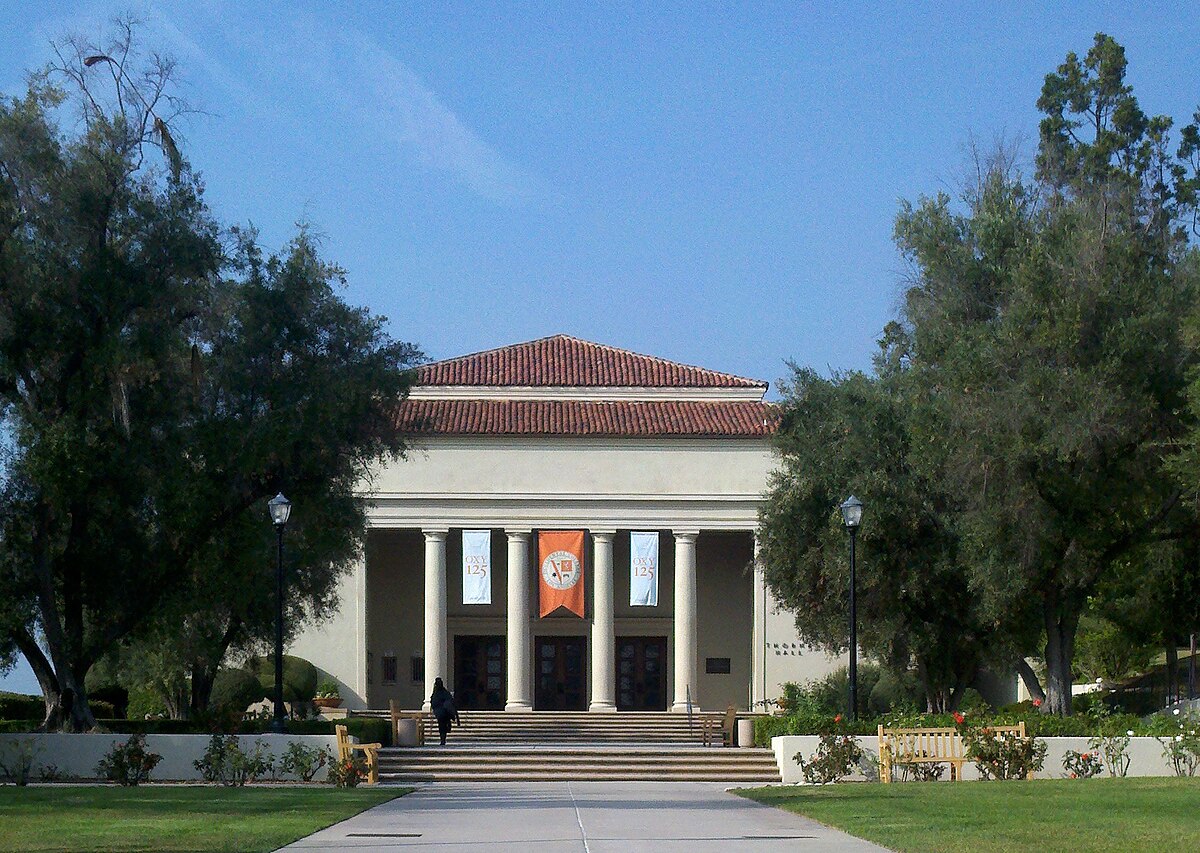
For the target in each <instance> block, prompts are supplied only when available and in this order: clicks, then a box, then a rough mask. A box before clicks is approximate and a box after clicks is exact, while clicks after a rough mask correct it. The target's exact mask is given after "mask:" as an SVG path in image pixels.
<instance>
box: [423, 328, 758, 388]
mask: <svg viewBox="0 0 1200 853" xmlns="http://www.w3.org/2000/svg"><path fill="white" fill-rule="evenodd" d="M417 384H418V385H422V386H471V385H481V386H518V387H645V388H761V389H762V390H763V391H765V390H766V389H767V387H768V383H767V382H765V381H763V380H759V379H750V378H747V377H744V376H737V375H734V374H731V373H722V372H720V371H716V370H711V369H709V368H707V367H700V366H698V365H693V364H685V363H683V362H678V361H671V360H670V359H666V358H662V357H661V356H655V355H647V354H645V353H639V352H634V351H632V350H627V349H622V348H620V347H615V346H612V345H610V344H601V343H596V342H595V341H587V340H584V339H582V338H577V337H574V336H572V335H567V334H557V335H549V336H547V337H543V338H536V339H534V340H531V341H524V342H521V343H516V344H508V345H506V346H502V347H493V348H491V349H486V350H479V351H478V352H473V353H467V354H465V355H460V356H454V357H453V358H448V359H442V360H440V361H435V362H430V363H429V364H424V365H421V366H420V367H418V368H417Z"/></svg>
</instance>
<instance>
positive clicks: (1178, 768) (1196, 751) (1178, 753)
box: [1155, 708, 1200, 776]
mask: <svg viewBox="0 0 1200 853" xmlns="http://www.w3.org/2000/svg"><path fill="white" fill-rule="evenodd" d="M1175 716H1176V718H1178V717H1179V709H1178V708H1176V709H1175ZM1178 726H1179V730H1178V731H1177V732H1175V733H1174V734H1171V735H1167V737H1165V738H1162V737H1159V738H1155V740H1157V741H1158V742H1159V743H1161V744H1162V747H1163V758H1165V759H1167V760H1168V761H1170V762H1171V767H1172V768H1173V769H1174V770H1175V775H1176V776H1195V775H1196V771H1197V770H1200V724H1198V722H1197V721H1196V720H1193V719H1188V718H1184V719H1183V720H1180V721H1179V723H1178Z"/></svg>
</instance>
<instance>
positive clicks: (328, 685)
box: [316, 681, 342, 699]
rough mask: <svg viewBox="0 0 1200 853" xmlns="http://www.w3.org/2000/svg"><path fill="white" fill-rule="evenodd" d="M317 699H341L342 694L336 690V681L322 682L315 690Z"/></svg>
mask: <svg viewBox="0 0 1200 853" xmlns="http://www.w3.org/2000/svg"><path fill="white" fill-rule="evenodd" d="M316 698H317V699H341V698H342V692H341V690H339V689H338V686H337V682H336V681H322V682H321V686H320V687H318V688H317V695H316Z"/></svg>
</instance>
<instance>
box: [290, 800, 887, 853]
mask: <svg viewBox="0 0 1200 853" xmlns="http://www.w3.org/2000/svg"><path fill="white" fill-rule="evenodd" d="M726 787H727V785H725V784H723V783H713V782H488V783H476V784H463V783H450V782H442V783H434V784H429V785H426V786H424V787H422V788H420V789H419V790H417V791H415V792H413V793H412V794H409V795H408V796H407V797H401V798H400V799H397V800H392V801H391V802H388V803H384V804H383V805H381V806H376V807H375V808H373V809H370V810H369V811H366V812H363V813H362V814H360V815H358V816H356V817H352V818H350V819H349V820H346V821H343V822H342V823H339V824H336V825H334V826H331V827H329V828H328V829H324V830H322V831H320V832H317V833H315V834H313V835H310V836H308V837H307V838H302V839H301V840H299V841H297V842H295V843H294V844H291V845H289V846H287V847H285V848H283V849H284V850H289V851H312V850H322V851H324V850H332V851H338V850H341V851H354V853H371V851H378V853H392V852H393V851H404V850H430V851H439V853H440V851H450V850H459V851H484V850H487V851H492V850H521V851H530V853H560V851H572V853H616V851H622V853H639V851H647V853H648V851H681V853H682V851H688V853H692V851H695V853H703V852H704V851H718V850H719V851H728V850H737V851H739V853H742V851H755V853H757V851H764V853H765V851H785V850H786V851H789V853H795V851H804V850H814V851H816V850H820V851H822V853H824V851H834V853H840V851H845V853H866V852H867V851H880V850H883V848H881V847H877V846H875V845H874V844H870V843H868V842H866V841H862V840H861V839H858V838H854V837H853V836H850V835H846V834H845V833H844V832H839V831H838V830H835V829H830V828H828V827H825V826H822V825H821V824H819V823H816V822H815V821H811V820H808V819H807V818H803V817H800V816H799V815H794V814H790V813H788V812H785V811H782V810H779V809H775V808H772V807H770V806H762V805H759V804H757V803H754V802H751V801H750V800H745V799H742V798H741V797H738V796H735V795H733V794H728V793H726V792H725V788H726Z"/></svg>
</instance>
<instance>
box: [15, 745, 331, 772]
mask: <svg viewBox="0 0 1200 853" xmlns="http://www.w3.org/2000/svg"><path fill="white" fill-rule="evenodd" d="M129 738H130V735H124V734H4V735H0V763H4V764H9V763H10V761H11V759H12V757H13V755H14V752H15V751H16V750H17V749H20V748H22V747H23V746H24V745H25V744H29V743H32V745H33V779H34V781H37V780H38V779H39V771H40V770H41V769H42V768H43V767H46V766H47V765H53V766H55V767H56V768H57V769H58V772H59V773H62V774H64V775H65V776H66V777H69V778H77V779H95V778H97V777H96V765H97V764H98V763H99V762H100V759H102V758H103V757H104V756H105V754H106V753H107V752H108V751H109V750H110V749H112V747H113V745H114V744H118V743H125V742H126V741H127V740H129ZM210 740H211V735H146V748H147V749H148V750H150V752H156V753H158V754H159V755H161V756H162V761H160V762H159V763H158V766H157V767H155V768H154V770H153V771H152V772H151V774H150V779H151V781H153V782H192V781H198V780H200V779H201V778H202V777H201V775H200V771H199V770H197V769H196V768H195V766H194V765H193V764H192V762H193V761H196V760H197V759H199V758H202V757H203V756H204V750H205V749H206V748H207V747H208V744H209V741H210ZM256 740H261V741H262V742H263V743H264V744H266V748H267V749H269V750H270V752H271V753H272V754H273V755H274V756H275V760H276V762H278V761H279V760H280V759H281V758H282V757H283V754H284V753H285V752H286V751H287V748H288V744H289V743H302V744H304V745H305V746H307V747H312V748H317V749H320V748H321V747H325V748H326V749H328V750H329V752H330V753H331V754H333V755H337V736H336V735H279V734H262V735H238V741H239V745H240V746H241V748H242V749H243V750H244V751H247V752H249V751H251V750H253V749H254V742H255V741H256ZM278 778H279V779H281V780H284V781H298V779H297V777H295V776H291V775H288V774H280V775H279V777H278ZM317 779H319V780H321V781H324V779H325V771H324V770H322V771H321V772H320V773H319V774H318V775H317Z"/></svg>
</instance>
